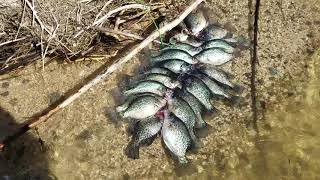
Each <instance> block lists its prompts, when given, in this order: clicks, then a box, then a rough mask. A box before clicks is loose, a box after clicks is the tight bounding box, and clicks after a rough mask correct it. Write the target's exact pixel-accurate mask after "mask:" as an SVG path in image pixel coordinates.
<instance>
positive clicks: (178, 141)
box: [161, 115, 191, 164]
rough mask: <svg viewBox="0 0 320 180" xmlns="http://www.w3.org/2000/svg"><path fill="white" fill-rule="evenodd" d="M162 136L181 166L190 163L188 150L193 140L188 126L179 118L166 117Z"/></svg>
mask: <svg viewBox="0 0 320 180" xmlns="http://www.w3.org/2000/svg"><path fill="white" fill-rule="evenodd" d="M161 135H162V138H163V141H164V144H165V145H166V147H167V148H168V149H169V150H170V152H171V153H172V154H173V155H174V156H176V157H177V158H178V161H179V163H180V164H186V163H188V160H187V158H186V152H187V149H188V148H189V147H190V146H191V139H190V135H189V132H188V129H187V128H186V126H185V125H184V124H183V122H181V121H180V120H179V119H178V118H177V117H175V116H173V115H166V116H165V118H164V121H163V126H162V129H161Z"/></svg>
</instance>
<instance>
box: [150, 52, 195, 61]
mask: <svg viewBox="0 0 320 180" xmlns="http://www.w3.org/2000/svg"><path fill="white" fill-rule="evenodd" d="M169 59H180V60H182V61H185V62H187V63H189V64H196V63H197V62H198V61H196V59H195V58H193V57H192V56H191V55H190V54H189V53H187V52H185V51H182V50H172V49H167V50H164V51H162V52H161V53H160V55H158V56H153V57H151V59H150V61H151V63H159V62H163V61H166V60H169Z"/></svg>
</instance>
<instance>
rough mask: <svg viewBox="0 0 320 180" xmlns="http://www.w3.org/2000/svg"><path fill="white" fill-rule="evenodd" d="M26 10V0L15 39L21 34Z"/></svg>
mask: <svg viewBox="0 0 320 180" xmlns="http://www.w3.org/2000/svg"><path fill="white" fill-rule="evenodd" d="M25 12H26V1H24V3H23V10H22V15H21V20H20V24H19V27H18V30H17V34H16V37H15V38H14V39H17V38H18V36H19V32H20V29H21V26H22V23H23V19H24V13H25Z"/></svg>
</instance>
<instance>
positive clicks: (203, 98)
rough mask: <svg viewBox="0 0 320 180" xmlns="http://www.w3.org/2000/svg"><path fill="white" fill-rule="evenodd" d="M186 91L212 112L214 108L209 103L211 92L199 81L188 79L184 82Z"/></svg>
mask: <svg viewBox="0 0 320 180" xmlns="http://www.w3.org/2000/svg"><path fill="white" fill-rule="evenodd" d="M185 82H186V83H185V85H186V90H187V91H188V92H189V93H191V94H192V95H193V96H194V97H196V98H197V99H198V100H199V101H200V102H201V104H202V105H203V106H204V107H206V109H207V110H209V111H213V110H214V107H213V106H212V104H211V102H210V98H211V92H210V90H209V89H208V87H207V86H206V85H205V84H204V83H203V82H202V81H201V80H199V79H197V78H193V77H189V78H188V79H187V80H186V81H185Z"/></svg>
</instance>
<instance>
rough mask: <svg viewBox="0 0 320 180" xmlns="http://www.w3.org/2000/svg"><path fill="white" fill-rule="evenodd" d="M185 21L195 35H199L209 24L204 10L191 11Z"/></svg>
mask: <svg viewBox="0 0 320 180" xmlns="http://www.w3.org/2000/svg"><path fill="white" fill-rule="evenodd" d="M183 22H184V23H185V25H186V27H187V28H188V29H189V30H190V31H191V33H192V34H193V35H197V34H198V33H199V32H200V31H202V30H203V29H204V28H205V27H206V26H207V25H208V21H207V19H206V17H205V15H204V14H203V12H202V11H196V12H194V13H190V14H189V15H188V16H187V17H186V18H185V19H184V20H183Z"/></svg>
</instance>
